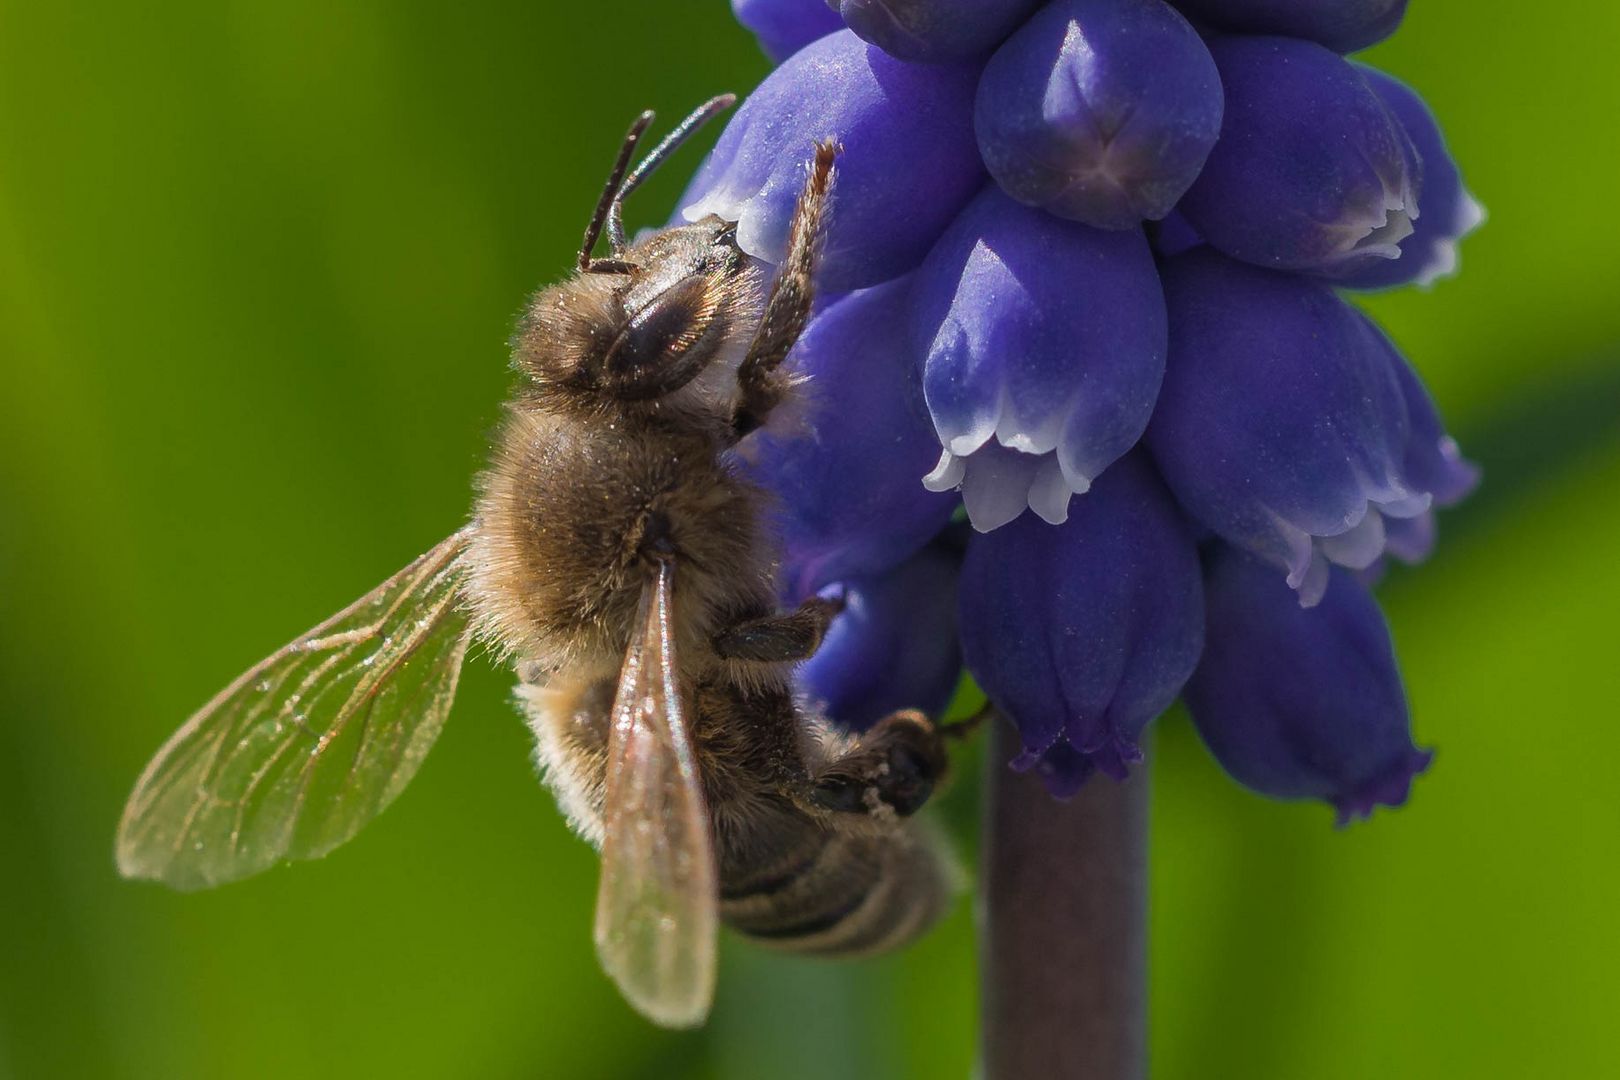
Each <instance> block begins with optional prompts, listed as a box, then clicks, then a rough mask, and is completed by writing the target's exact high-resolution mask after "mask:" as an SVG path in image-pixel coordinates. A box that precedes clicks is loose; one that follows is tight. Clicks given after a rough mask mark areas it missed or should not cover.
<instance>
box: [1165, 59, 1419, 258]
mask: <svg viewBox="0 0 1620 1080" xmlns="http://www.w3.org/2000/svg"><path fill="white" fill-rule="evenodd" d="M1209 48H1210V53H1211V54H1212V55H1213V56H1214V57H1215V64H1216V66H1217V67H1218V68H1219V69H1220V73H1221V81H1222V83H1223V84H1224V86H1225V88H1226V118H1225V120H1224V122H1223V124H1222V127H1221V137H1220V140H1219V141H1218V142H1217V143H1216V144H1215V149H1214V150H1213V151H1211V152H1210V155H1209V160H1208V162H1207V163H1206V164H1205V166H1204V171H1203V172H1202V173H1201V174H1199V177H1198V179H1197V180H1196V181H1195V182H1194V183H1193V185H1192V187H1191V188H1190V189H1188V191H1187V195H1186V198H1184V199H1182V201H1181V204H1180V209H1181V212H1182V213H1183V214H1185V215H1186V217H1187V220H1188V222H1190V223H1191V224H1192V226H1193V228H1195V229H1196V230H1198V233H1199V234H1200V235H1201V236H1203V237H1204V239H1205V240H1207V241H1208V242H1209V243H1210V244H1212V245H1213V246H1214V247H1216V248H1218V249H1219V250H1221V251H1223V252H1225V253H1226V254H1228V255H1231V256H1232V257H1234V258H1238V259H1243V260H1245V261H1246V262H1252V263H1256V264H1258V265H1260V266H1267V267H1272V268H1275V269H1283V270H1310V271H1315V272H1320V273H1325V274H1331V275H1335V276H1343V275H1348V274H1352V273H1355V272H1358V271H1360V270H1362V269H1363V268H1365V267H1366V266H1368V265H1370V264H1372V263H1375V262H1378V261H1379V260H1385V259H1396V258H1398V257H1399V256H1400V253H1401V249H1400V247H1399V245H1400V242H1401V241H1402V240H1404V239H1406V238H1407V237H1408V236H1410V235H1411V234H1412V227H1413V220H1414V219H1415V218H1417V216H1418V194H1419V191H1420V187H1421V182H1422V178H1421V176H1419V175H1418V174H1417V170H1416V163H1417V160H1418V158H1417V155H1416V153H1415V152H1414V151H1413V149H1412V146H1411V143H1410V142H1409V141H1408V140H1407V138H1406V135H1405V133H1404V132H1403V131H1402V130H1401V128H1400V125H1398V124H1397V123H1396V122H1395V120H1394V119H1393V118H1392V117H1391V116H1390V115H1389V112H1388V110H1386V109H1385V108H1384V106H1383V104H1382V102H1380V101H1379V99H1378V95H1377V94H1375V93H1373V91H1372V88H1371V87H1369V86H1368V85H1367V83H1366V81H1365V80H1363V79H1362V78H1361V75H1360V73H1359V72H1358V71H1357V70H1356V69H1355V68H1354V67H1352V66H1351V65H1350V63H1349V62H1348V61H1346V60H1344V59H1342V58H1341V57H1338V56H1335V55H1334V54H1333V53H1331V52H1329V51H1328V50H1327V49H1324V48H1323V47H1322V46H1320V45H1315V44H1312V43H1311V42H1308V41H1296V40H1293V39H1290V38H1250V37H1227V38H1217V39H1215V40H1214V41H1212V42H1210V45H1209Z"/></svg>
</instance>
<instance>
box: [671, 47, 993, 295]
mask: <svg viewBox="0 0 1620 1080" xmlns="http://www.w3.org/2000/svg"><path fill="white" fill-rule="evenodd" d="M976 75H977V72H976V70H975V69H973V68H971V67H962V66H950V67H926V66H920V65H916V64H903V63H901V62H899V61H898V60H895V59H893V58H891V57H889V56H887V55H885V54H884V53H883V51H882V50H880V49H878V48H876V47H874V46H871V45H868V44H866V43H865V42H863V41H862V40H860V39H859V38H857V37H856V36H855V35H854V34H853V33H851V32H849V31H847V30H841V31H839V32H837V33H834V34H828V35H827V36H826V37H824V38H821V39H819V40H817V41H814V42H812V43H810V44H809V45H807V46H805V47H804V48H803V49H800V50H799V51H798V52H796V53H794V54H793V55H792V56H791V57H789V58H788V59H787V60H786V61H785V62H784V63H783V64H782V66H781V67H779V68H777V69H776V70H775V71H774V72H772V73H771V74H770V76H768V77H767V78H766V79H765V81H764V82H763V83H761V84H760V85H759V88H758V89H756V90H755V91H754V92H753V93H752V94H750V95H749V97H748V100H747V101H744V102H743V104H742V106H741V107H740V108H739V109H738V110H737V112H736V115H735V116H733V117H732V119H731V123H730V124H728V125H727V126H726V130H725V131H724V132H723V133H721V135H720V141H719V143H718V144H717V145H716V146H715V148H714V152H713V153H712V154H711V155H709V159H708V160H707V161H706V162H705V163H704V164H703V167H702V168H701V169H699V170H698V174H697V176H696V177H694V178H693V180H692V183H691V185H690V186H689V187H688V188H687V191H686V195H685V196H684V197H683V198H682V200H681V206H682V211H681V213H682V216H683V217H685V219H686V220H688V221H697V220H699V219H700V218H702V217H704V216H705V215H707V214H717V215H719V216H720V217H721V218H723V219H725V220H727V221H735V222H736V223H737V243H738V246H740V247H741V248H742V249H743V250H744V251H746V252H747V253H748V254H750V255H753V256H755V257H756V258H760V259H763V260H765V261H766V262H768V263H772V264H780V263H781V261H782V259H783V257H784V256H785V254H786V252H787V244H788V228H789V225H790V223H791V221H792V219H793V207H794V205H795V204H796V203H797V201H798V199H799V195H800V193H801V192H802V191H803V189H804V180H805V175H806V174H805V170H806V168H807V166H808V163H809V161H810V158H811V154H812V150H813V146H814V143H815V142H816V141H817V140H819V139H825V138H829V137H830V138H833V139H836V140H837V141H838V142H839V144H840V145H841V146H842V148H843V150H842V153H840V154H839V156H838V161H837V164H836V166H835V169H836V173H835V177H834V181H833V195H832V211H831V213H829V214H828V216H827V223H826V236H825V240H824V247H823V255H822V259H821V264H820V266H819V268H818V271H817V283H818V284H819V285H820V287H821V288H823V289H825V290H827V291H829V292H844V291H847V290H850V289H858V288H864V287H866V286H868V285H875V284H877V283H878V282H880V281H886V280H888V279H889V278H892V277H896V276H898V275H900V274H903V273H905V272H906V271H907V270H910V269H912V268H913V267H915V266H916V265H917V264H918V263H919V262H921V261H922V258H923V256H924V255H925V254H927V252H928V248H929V247H930V246H931V245H932V244H933V242H934V240H935V239H936V238H937V237H938V236H939V234H940V233H941V232H942V231H943V230H944V228H945V226H946V225H948V224H949V223H950V221H951V219H952V218H953V217H955V216H956V212H957V211H958V210H960V209H961V208H962V206H963V205H964V204H965V203H966V202H967V201H968V200H969V199H970V198H972V197H973V193H974V192H975V191H977V190H978V189H979V186H980V185H981V184H982V182H983V177H984V171H983V167H982V165H981V164H980V162H979V153H978V148H977V147H976V146H975V145H974V142H973V129H972V123H971V115H972V100H973V86H974V81H975V78H976ZM901 178H904V182H900V180H901Z"/></svg>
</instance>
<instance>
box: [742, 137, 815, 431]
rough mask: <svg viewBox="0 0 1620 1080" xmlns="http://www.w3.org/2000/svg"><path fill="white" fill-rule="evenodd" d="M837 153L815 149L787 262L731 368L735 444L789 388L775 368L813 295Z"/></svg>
mask: <svg viewBox="0 0 1620 1080" xmlns="http://www.w3.org/2000/svg"><path fill="white" fill-rule="evenodd" d="M838 152H839V147H838V144H837V143H835V142H833V141H832V140H830V139H828V140H824V141H822V142H819V143H817V144H816V156H815V160H814V161H813V162H812V164H811V166H810V178H809V179H808V180H807V181H805V185H804V192H803V194H801V195H800V196H799V202H798V205H797V206H795V207H794V209H793V224H792V226H791V227H790V231H789V233H788V252H787V258H786V259H784V260H783V262H782V269H781V272H780V273H779V274H778V275H777V277H776V284H775V285H773V286H772V287H771V295H770V298H769V299H768V300H767V301H766V302H765V315H764V318H762V319H761V320H760V324H759V329H758V330H757V331H755V333H754V340H753V341H752V342H751V343H750V344H749V346H748V354H747V355H746V356H744V357H743V361H742V364H741V365H740V366H739V367H738V369H737V386H738V391H739V397H738V404H737V412H736V414H735V416H734V417H733V419H732V432H733V436H734V437H735V438H737V439H741V438H742V437H743V436H744V435H747V434H748V433H749V432H750V431H753V430H754V429H755V428H757V427H759V426H760V425H761V424H763V423H764V422H765V419H766V417H768V416H769V415H770V413H771V410H772V409H774V408H775V407H776V406H777V405H779V404H780V403H781V401H782V399H783V398H784V397H786V396H787V392H788V389H789V387H790V386H791V385H792V382H791V380H790V379H789V377H788V376H787V375H785V374H784V373H783V372H782V371H781V370H780V369H781V366H782V361H784V360H786V359H787V355H788V352H789V351H791V350H792V348H793V345H794V343H795V342H797V341H798V340H799V334H800V333H801V332H802V331H803V330H804V324H805V321H806V320H807V319H809V317H810V301H811V299H812V296H813V293H812V290H811V282H810V279H811V276H812V275H813V274H814V273H815V269H816V262H817V260H818V259H819V258H820V256H821V234H822V226H823V218H824V217H825V216H826V210H827V200H828V194H829V192H830V191H831V188H832V178H833V159H834V158H836V157H837V156H838Z"/></svg>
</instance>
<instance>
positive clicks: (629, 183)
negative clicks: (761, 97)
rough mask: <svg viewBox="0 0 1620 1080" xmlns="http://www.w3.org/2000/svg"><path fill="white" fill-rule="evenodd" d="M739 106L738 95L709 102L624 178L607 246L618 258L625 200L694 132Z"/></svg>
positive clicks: (612, 204) (610, 215) (611, 206)
mask: <svg viewBox="0 0 1620 1080" xmlns="http://www.w3.org/2000/svg"><path fill="white" fill-rule="evenodd" d="M736 102H737V95H736V94H720V95H718V96H716V97H712V98H710V99H709V100H708V101H705V102H704V103H703V104H702V105H699V106H698V107H697V108H696V109H693V110H692V112H691V114H690V115H688V116H687V118H686V119H685V120H682V121H681V122H680V123H679V124H676V125H675V130H673V131H671V132H670V133H669V134H668V135H665V136H664V138H663V141H661V142H660V143H659V144H658V145H657V146H655V147H653V148H652V150H651V151H649V152H648V154H647V156H646V157H644V158H642V159H641V160H640V161H639V162H637V163H636V167H635V169H634V170H633V171H632V172H631V173H630V175H629V176H628V177H626V178H625V181H624V183H623V184H622V185H621V186H620V187H619V190H618V193H617V194H616V195H615V196H614V197H613V198H612V199H611V200H609V203H608V211H607V234H608V243H609V244H611V245H612V247H613V253H614V254H615V255H617V254H618V253H619V252H621V251H623V250H624V200H625V199H626V198H627V197H628V196H629V195H630V193H631V192H632V191H634V190H636V188H638V187H640V186H641V182H642V181H643V180H645V179H647V177H648V176H650V175H652V171H653V170H654V169H656V168H658V166H659V165H661V164H663V162H664V159H665V158H667V157H669V156H670V155H671V154H673V153H674V152H675V151H676V149H678V148H679V147H680V145H681V144H682V143H683V142H685V141H686V140H687V139H688V138H689V137H690V136H691V135H692V133H693V132H694V131H696V130H697V129H698V128H700V127H702V126H703V125H704V124H706V123H708V122H709V121H710V120H712V119H714V118H715V117H716V116H718V115H720V114H721V113H723V112H725V111H726V110H727V109H729V108H731V107H732V106H733V105H734V104H736Z"/></svg>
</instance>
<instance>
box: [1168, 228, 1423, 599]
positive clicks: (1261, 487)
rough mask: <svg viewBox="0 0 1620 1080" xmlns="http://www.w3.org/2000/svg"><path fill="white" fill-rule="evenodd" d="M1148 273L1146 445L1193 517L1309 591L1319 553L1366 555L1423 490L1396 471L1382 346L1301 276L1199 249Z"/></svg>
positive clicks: (1397, 440) (1391, 370) (1399, 465)
mask: <svg viewBox="0 0 1620 1080" xmlns="http://www.w3.org/2000/svg"><path fill="white" fill-rule="evenodd" d="M1162 276H1163V280H1164V288H1165V297H1166V303H1167V306H1168V308H1169V312H1170V354H1171V358H1170V364H1169V368H1168V371H1167V374H1166V377H1165V384H1164V389H1163V392H1162V393H1160V395H1159V401H1158V405H1157V407H1156V409H1155V410H1154V416H1153V426H1152V427H1151V428H1150V430H1149V432H1148V445H1149V446H1150V447H1151V449H1152V451H1153V455H1154V458H1155V459H1156V460H1157V462H1158V463H1159V467H1160V468H1161V469H1163V470H1164V474H1165V477H1166V479H1167V480H1169V482H1170V487H1171V490H1173V491H1174V492H1175V493H1176V496H1177V497H1178V498H1179V499H1180V500H1181V503H1182V505H1183V506H1184V507H1185V508H1186V509H1187V511H1188V512H1189V513H1190V514H1191V515H1192V516H1193V518H1194V520H1196V521H1197V522H1198V523H1200V524H1201V525H1204V526H1205V527H1207V528H1208V529H1210V530H1211V531H1213V532H1214V533H1216V534H1217V535H1219V536H1220V537H1222V538H1223V539H1225V540H1227V541H1228V542H1230V543H1233V544H1236V545H1238V546H1240V547H1243V548H1247V549H1248V550H1250V551H1252V552H1253V553H1255V554H1256V555H1259V556H1261V557H1262V558H1264V559H1266V560H1267V561H1268V562H1271V563H1272V564H1273V565H1275V566H1277V567H1279V568H1280V569H1281V570H1283V571H1284V572H1285V573H1286V574H1287V577H1288V584H1289V585H1290V586H1291V587H1293V588H1294V589H1296V590H1298V592H1299V598H1300V603H1301V604H1304V605H1306V606H1309V605H1311V604H1314V603H1316V602H1317V601H1318V600H1319V599H1321V596H1322V591H1323V590H1324V589H1325V588H1326V587H1327V579H1328V564H1329V563H1330V562H1334V563H1338V564H1340V565H1342V566H1348V567H1352V568H1355V569H1365V568H1366V567H1368V566H1370V565H1372V563H1373V562H1374V561H1375V560H1377V559H1378V558H1379V557H1380V556H1381V555H1382V554H1383V552H1384V542H1385V535H1384V519H1385V518H1386V517H1390V518H1397V519H1399V518H1410V517H1415V516H1417V515H1419V514H1422V513H1423V512H1424V511H1426V510H1428V509H1429V505H1430V503H1431V502H1432V501H1433V493H1432V492H1430V491H1428V490H1425V489H1423V488H1421V487H1418V486H1416V485H1415V484H1414V483H1413V481H1412V480H1411V479H1410V478H1408V477H1407V475H1406V470H1405V462H1406V453H1407V443H1408V438H1409V432H1410V428H1411V425H1410V421H1409V418H1408V415H1407V404H1406V401H1405V400H1404V396H1403V393H1402V387H1401V383H1400V380H1399V376H1398V375H1397V373H1396V370H1395V366H1394V365H1393V364H1392V363H1391V357H1392V355H1393V353H1392V350H1390V349H1389V348H1388V346H1387V343H1385V342H1383V341H1382V340H1381V339H1380V338H1378V337H1376V336H1375V335H1374V334H1373V333H1371V332H1369V329H1368V326H1367V324H1366V323H1365V322H1364V321H1363V319H1362V318H1361V316H1359V315H1358V314H1357V313H1356V312H1355V311H1354V309H1352V308H1351V307H1349V305H1347V304H1345V303H1344V301H1342V300H1340V299H1339V298H1338V297H1337V296H1335V295H1334V293H1333V290H1332V289H1330V288H1329V287H1328V286H1326V285H1325V284H1322V283H1319V282H1316V281H1313V280H1311V279H1309V278H1304V277H1296V276H1294V275H1289V274H1280V273H1277V272H1275V271H1270V270H1261V269H1259V268H1258V267H1252V266H1248V265H1245V264H1243V263H1240V262H1237V261H1236V260H1233V259H1228V258H1226V257H1225V256H1222V255H1220V254H1217V253H1216V252H1214V251H1211V250H1209V249H1207V248H1200V249H1197V250H1194V251H1191V252H1188V253H1186V254H1184V255H1179V256H1177V257H1175V258H1174V259H1170V260H1168V261H1167V262H1166V263H1165V265H1164V267H1163V269H1162ZM1305 356H1308V357H1310V362H1309V363H1301V362H1300V361H1301V357H1305ZM1305 402H1308V403H1309V407H1308V408H1305V407H1302V403H1305Z"/></svg>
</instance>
